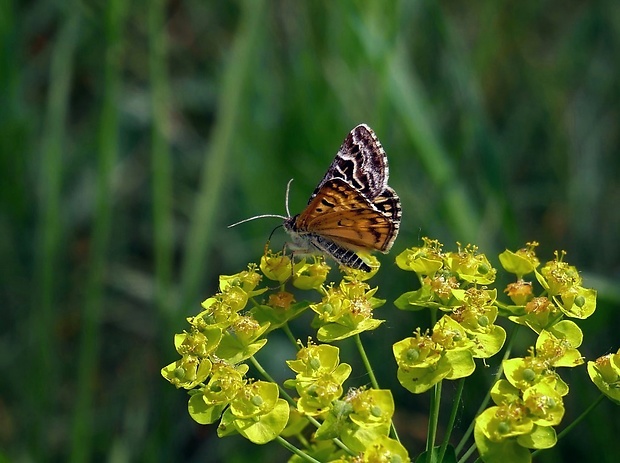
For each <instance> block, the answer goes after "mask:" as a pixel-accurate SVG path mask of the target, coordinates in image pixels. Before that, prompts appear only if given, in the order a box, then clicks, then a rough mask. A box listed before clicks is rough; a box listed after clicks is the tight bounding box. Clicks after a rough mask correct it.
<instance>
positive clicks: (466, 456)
mask: <svg viewBox="0 0 620 463" xmlns="http://www.w3.org/2000/svg"><path fill="white" fill-rule="evenodd" d="M475 450H476V443H475V442H474V443H473V444H471V446H470V447H469V448H468V449H467V451H466V452H465V453H464V454H463V456H462V457H461V458H460V459H459V461H458V463H465V462H466V461H467V460H468V459H469V457H470V456H471V454H472V453H474V451H475ZM476 461H478V460H476Z"/></svg>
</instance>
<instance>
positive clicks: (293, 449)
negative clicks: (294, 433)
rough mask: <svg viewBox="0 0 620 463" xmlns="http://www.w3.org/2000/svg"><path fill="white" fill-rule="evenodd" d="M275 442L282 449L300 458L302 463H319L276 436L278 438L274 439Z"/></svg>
mask: <svg viewBox="0 0 620 463" xmlns="http://www.w3.org/2000/svg"><path fill="white" fill-rule="evenodd" d="M276 440H277V441H278V442H279V443H280V445H282V447H284V448H286V449H288V450H290V451H291V452H293V453H294V454H295V455H297V456H298V457H300V458H301V459H303V460H304V461H309V462H311V463H321V462H320V461H319V460H315V459H314V458H312V457H311V456H310V455H308V454H307V453H305V452H304V451H303V450H300V449H298V448H297V447H295V446H294V445H293V444H291V443H290V442H289V441H287V440H285V439H283V438H282V437H280V436H278V437H276Z"/></svg>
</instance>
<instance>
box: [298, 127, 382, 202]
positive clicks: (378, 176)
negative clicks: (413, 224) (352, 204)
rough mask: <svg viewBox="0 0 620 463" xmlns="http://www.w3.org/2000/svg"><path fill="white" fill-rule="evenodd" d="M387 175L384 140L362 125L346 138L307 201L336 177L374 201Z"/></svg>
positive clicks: (380, 191)
mask: <svg viewBox="0 0 620 463" xmlns="http://www.w3.org/2000/svg"><path fill="white" fill-rule="evenodd" d="M388 177H389V169H388V162H387V156H386V154H385V151H384V150H383V147H382V146H381V142H379V140H378V138H377V136H376V135H375V133H374V132H373V130H372V129H371V128H370V127H368V126H367V125H366V124H360V125H358V126H357V127H355V128H354V129H353V130H351V132H349V134H348V135H347V137H346V138H345V139H344V142H343V143H342V146H341V147H340V149H339V150H338V153H337V154H336V157H335V158H334V160H333V161H332V163H331V165H330V166H329V169H327V172H326V173H325V176H324V177H323V179H322V180H321V181H320V182H319V184H318V186H317V187H316V188H315V190H314V193H312V196H310V200H309V201H308V204H310V203H311V202H312V200H313V199H314V197H315V196H316V195H317V194H318V193H319V191H320V190H321V188H322V187H323V185H324V184H325V182H327V181H329V180H331V179H334V178H339V179H341V180H344V181H345V182H346V183H348V184H349V185H351V187H353V188H354V189H355V190H357V191H359V192H360V193H361V194H362V195H364V196H365V197H366V198H368V199H369V200H371V201H372V200H373V199H374V198H376V197H377V196H379V195H380V194H381V193H382V192H383V191H384V190H385V189H386V187H387V181H388Z"/></svg>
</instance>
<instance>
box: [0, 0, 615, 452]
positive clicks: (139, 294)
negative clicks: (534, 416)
mask: <svg viewBox="0 0 620 463" xmlns="http://www.w3.org/2000/svg"><path fill="white" fill-rule="evenodd" d="M619 56H620V4H619V3H618V1H617V0H594V1H590V2H585V1H582V2H577V1H574V2H572V1H569V2H566V1H562V2H561V1H525V2H515V1H493V2H471V1H468V2H466V1H451V2H440V3H438V2H433V1H428V0H420V1H393V2H379V1H376V2H373V1H351V0H345V1H341V2H332V1H326V0H324V1H314V2H294V1H273V2H267V1H265V0H245V1H237V2H230V1H223V0H218V1H213V0H212V1H196V0H187V1H181V0H172V1H168V2H164V1H162V0H155V1H133V2H127V1H125V0H108V1H105V2H104V1H86V2H81V1H74V0H66V1H52V0H39V1H16V0H2V1H1V2H0V163H1V182H0V259H1V265H0V272H1V277H0V278H1V284H0V300H1V301H2V306H3V308H2V322H1V323H0V366H1V367H2V370H1V371H2V378H1V380H0V449H1V450H0V461H16V462H30V461H37V462H38V461H73V462H85V461H109V462H115V463H116V462H123V461H147V462H150V461H156V462H164V461H166V462H167V461H187V462H194V461H201V462H205V461H207V462H220V461H221V462H241V461H255V462H257V461H265V462H267V461H285V459H286V458H287V456H288V454H287V453H286V452H284V451H282V449H281V448H280V447H279V446H277V445H275V444H273V445H266V446H262V447H256V446H250V445H248V444H247V443H246V442H245V441H244V440H243V439H242V438H240V437H238V436H236V437H229V438H226V439H218V438H217V437H216V435H215V426H199V425H197V424H195V423H194V422H192V420H191V419H190V418H189V415H188V414H187V409H186V400H187V396H186V394H184V392H183V391H180V390H176V389H174V387H172V386H171V385H170V384H168V383H167V382H165V381H164V380H163V379H162V378H161V376H160V373H159V370H160V368H161V367H162V366H164V365H166V364H168V363H170V362H172V361H173V360H175V359H176V358H177V354H176V353H175V351H174V348H173V345H172V336H173V334H174V333H175V332H179V331H180V330H182V329H183V328H185V326H186V325H185V321H184V319H185V317H187V316H190V315H192V314H194V313H196V312H198V310H199V309H200V306H199V303H200V301H202V300H203V299H205V298H206V297H208V296H209V295H210V294H212V293H213V292H214V291H216V286H217V275H218V274H222V273H224V274H230V273H235V272H237V271H239V270H242V269H243V268H244V267H245V266H246V265H247V263H248V262H252V261H258V259H259V258H260V256H261V255H262V252H263V245H264V243H265V241H266V239H267V237H268V235H269V232H270V231H271V230H272V228H273V227H274V226H275V225H277V221H275V220H272V219H264V220H261V221H255V222H251V223H249V224H245V225H243V226H240V227H237V228H234V229H227V228H226V225H227V224H229V223H232V222H235V221H237V220H240V219H242V218H245V217H248V216H251V215H255V214H261V213H280V214H282V213H284V190H285V185H286V182H287V181H288V179H289V178H294V179H295V181H294V182H293V184H292V191H291V210H292V211H293V212H295V211H299V210H301V208H302V207H303V206H304V205H305V202H306V199H307V197H308V196H309V194H310V193H311V192H312V190H313V188H314V186H315V185H316V183H317V182H318V181H319V179H320V178H321V177H322V175H323V173H324V171H325V169H326V168H327V166H328V165H329V163H330V161H331V160H332V158H333V156H334V155H335V153H336V150H337V149H338V147H339V146H340V143H341V142H342V140H343V138H344V136H345V135H346V133H347V132H348V131H349V130H350V129H351V128H352V127H354V126H355V125H356V124H358V123H360V122H366V123H368V124H369V125H370V126H371V127H373V128H374V130H375V132H376V133H377V135H378V136H379V138H380V140H381V141H382V143H383V146H384V147H385V150H386V152H387V154H388V157H389V160H390V167H391V177H390V184H391V185H392V186H393V187H394V189H395V190H396V191H397V192H398V193H399V195H400V196H401V199H402V203H403V222H402V226H401V233H400V236H399V239H398V240H397V242H396V244H395V246H394V249H393V251H392V253H391V254H390V255H389V256H380V257H381V260H382V262H383V269H382V271H381V272H380V274H379V275H378V276H377V278H376V281H375V283H376V284H378V285H379V287H380V292H379V296H382V297H386V298H388V299H391V300H393V299H394V298H395V297H396V296H397V295H398V294H400V292H403V291H405V290H407V289H409V288H411V281H410V280H409V279H408V278H409V276H408V275H405V276H403V273H402V272H399V271H398V270H397V269H396V267H395V265H394V264H393V257H394V256H395V255H396V254H397V253H399V252H400V251H402V250H403V249H404V248H406V247H409V246H414V245H418V244H420V238H421V237H422V236H425V235H428V236H431V237H434V238H438V239H440V240H441V241H442V242H444V243H445V244H446V246H448V247H449V248H451V249H453V248H454V242H455V241H459V242H461V243H469V242H473V243H476V244H478V245H479V246H480V247H481V250H482V251H483V252H485V253H487V254H488V255H489V257H490V258H491V259H492V262H493V263H494V264H495V265H499V264H498V261H497V258H496V255H497V253H498V252H501V251H502V250H503V249H504V248H506V247H509V248H513V249H516V248H518V247H521V246H522V245H523V244H524V243H525V242H526V241H532V240H537V241H539V242H540V243H541V246H540V248H539V256H540V257H541V260H543V261H546V260H548V259H551V258H552V252H553V250H555V249H566V250H567V251H568V256H567V257H566V260H567V261H568V262H570V263H571V264H575V265H577V266H578V268H579V269H580V270H581V271H582V274H583V276H584V278H585V285H586V286H592V287H595V288H597V289H598V290H599V303H598V310H597V312H596V313H595V315H594V316H593V317H592V318H591V319H590V320H588V321H587V322H586V323H585V324H584V331H585V343H584V346H583V347H582V349H581V352H582V353H583V355H584V356H586V357H587V358H588V359H593V358H595V357H598V356H600V355H603V354H606V353H608V352H615V351H616V350H617V349H618V347H620V336H618V328H619V327H620V315H619V311H618V309H619V306H620V287H619V286H618V282H619V280H620V278H619V276H620V239H619V233H618V231H619V230H620V226H619V225H620V214H619V206H618V205H619V204H620V182H619V181H618V178H619V174H620V168H619V167H620V156H619V154H620V137H619V134H620V131H619V123H620V120H619V116H620V114H619V111H620V59H618V57H619ZM282 235H283V233H282V232H278V233H276V235H275V237H274V243H275V244H274V246H276V247H277V246H281V245H282V243H283V242H284V239H285V238H284V237H283V236H282ZM382 310H384V311H383V312H381V313H380V314H378V317H379V318H389V319H390V321H389V322H388V323H387V326H386V328H384V330H383V332H382V333H381V334H376V335H372V334H370V335H368V339H367V342H368V346H370V347H371V348H370V349H369V350H371V351H372V352H373V354H375V358H376V359H378V363H379V365H378V367H379V374H380V376H379V377H380V381H381V382H383V385H384V386H385V387H392V388H393V390H394V391H395V395H396V398H397V400H399V401H400V402H401V408H399V415H398V417H397V421H398V424H399V428H400V435H401V437H403V439H404V440H405V443H406V444H407V446H408V447H409V449H410V452H411V455H412V456H413V455H415V454H416V453H418V452H419V451H421V449H422V442H423V439H424V429H425V428H424V426H425V424H424V419H425V418H424V417H425V415H426V407H427V406H428V405H427V401H428V397H426V396H422V397H412V396H411V395H410V394H408V393H406V391H404V389H402V387H400V386H399V385H398V384H397V383H396V382H395V380H394V378H395V370H396V368H395V365H392V363H393V362H390V361H385V360H384V359H385V358H390V357H391V354H390V355H387V357H386V354H387V352H391V348H390V345H391V343H392V342H394V341H395V340H397V339H399V338H402V337H405V336H407V335H409V334H410V333H411V331H412V330H413V329H414V327H415V326H418V325H419V324H422V325H423V324H424V323H425V322H426V320H425V318H424V315H421V314H418V313H416V314H413V315H412V314H411V313H407V314H401V313H394V312H395V309H394V307H393V306H392V305H391V304H390V302H389V301H388V304H387V305H386V306H385V308H384V309H382ZM306 329H307V328H306ZM301 336H302V337H303V336H307V333H303V332H302V335H301ZM278 342H279V340H278V339H277V338H276V339H275V340H274V341H273V342H272V343H270V345H269V346H268V347H267V348H272V349H274V350H272V352H275V355H274V354H272V355H271V358H272V360H273V365H272V368H273V369H274V370H277V369H278V368H280V369H281V371H275V372H274V374H275V375H276V376H278V377H282V378H285V377H287V376H289V377H290V376H291V373H290V372H288V373H287V372H286V369H285V368H284V367H283V366H282V365H280V363H281V362H280V363H278V362H277V361H278V360H280V359H278V358H275V357H277V355H278V352H282V356H283V357H284V356H285V354H286V355H289V354H290V352H288V351H286V348H282V349H281V350H280V348H279V347H278V346H279V344H278ZM527 342H529V341H524V344H523V345H521V346H519V350H517V351H516V352H515V355H523V354H524V353H525V349H526V348H527V345H528V344H527ZM368 346H367V347H368ZM341 347H342V348H343V349H345V351H346V349H347V348H348V349H350V346H349V347H347V344H346V343H343V346H341ZM288 349H290V347H289V348H288ZM382 359H383V361H381V360H382ZM375 363H377V362H375ZM493 371H494V370H491V369H489V368H487V369H485V368H484V367H483V366H482V365H479V368H478V372H477V373H480V375H479V376H478V378H477V379H476V378H474V379H472V381H481V382H482V383H483V384H482V386H481V388H482V387H484V381H489V380H490V373H491V372H493ZM562 374H563V376H564V377H565V379H566V380H567V381H568V382H569V384H570V386H571V392H572V393H571V394H570V395H569V396H568V398H567V404H566V405H567V414H566V417H565V422H569V421H570V420H571V419H574V418H575V417H576V416H578V415H579V413H581V411H583V410H584V409H585V408H586V407H587V406H588V405H589V404H590V403H591V402H592V401H593V400H594V399H595V398H596V397H597V396H598V391H597V390H596V388H595V387H594V386H593V385H592V384H591V383H590V382H589V380H588V379H587V375H586V373H585V368H583V367H582V368H577V369H574V371H570V372H564V371H563V372H562ZM356 380H358V381H359V382H361V383H364V381H367V379H365V378H356ZM391 381H392V382H391ZM472 384H475V383H473V382H472ZM450 390H453V386H452V385H450V386H448V385H446V386H445V387H444V391H448V395H449V391H450ZM473 396H475V394H470V395H468V396H467V400H466V401H465V404H464V406H463V410H462V417H461V418H460V424H461V427H462V428H464V427H465V426H466V425H467V423H468V422H469V420H470V419H471V417H472V414H473V413H474V412H475V410H476V408H477V406H478V404H479V398H474V397H473ZM445 406H446V408H447V406H449V398H448V399H447V400H446V403H445ZM619 421H620V413H618V409H617V407H616V406H613V405H611V403H610V402H608V401H605V402H604V403H603V405H602V406H599V407H598V408H597V409H596V410H595V412H594V413H593V414H592V415H591V416H589V417H588V418H587V420H586V421H585V422H584V423H582V424H581V425H580V426H579V427H578V428H577V429H575V430H574V431H573V432H572V433H571V434H570V436H569V438H568V439H565V440H563V441H561V442H560V444H559V445H558V447H557V448H555V449H552V450H550V451H548V452H546V453H543V454H542V455H541V456H540V457H539V458H538V461H599V462H612V461H613V462H615V461H617V459H618V455H620V443H619V441H618V439H617V436H618V434H619V433H620V422H619ZM444 422H445V421H444ZM561 428H562V427H560V429H561ZM455 438H458V433H457V435H456V436H455Z"/></svg>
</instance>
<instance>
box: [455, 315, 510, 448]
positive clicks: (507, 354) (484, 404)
mask: <svg viewBox="0 0 620 463" xmlns="http://www.w3.org/2000/svg"><path fill="white" fill-rule="evenodd" d="M517 331H519V325H515V326H514V328H513V330H512V332H511V333H510V338H509V339H508V344H507V345H506V352H504V356H503V357H502V361H501V362H500V364H499V367H498V369H497V374H496V375H495V381H497V380H498V379H499V378H500V377H501V376H502V374H503V373H504V360H506V359H507V358H508V357H510V353H511V352H512V345H513V343H514V340H515V339H516V337H517V336H516V334H517ZM490 400H491V388H489V390H488V391H487V393H486V395H485V397H484V400H483V401H482V403H481V404H480V407H479V408H478V411H477V412H476V416H478V415H480V414H481V413H482V412H483V411H484V410H485V409H486V408H487V405H488V403H489V401H490ZM475 424H476V421H475V419H474V420H472V422H471V423H470V424H469V427H468V428H467V431H465V434H463V437H462V438H461V441H460V442H459V444H458V445H457V446H456V449H455V452H456V454H457V455H458V454H459V453H460V452H461V450H462V449H463V447H464V446H465V444H466V443H467V440H468V439H469V437H470V436H471V433H472V432H473V430H474V426H475ZM474 445H475V444H474Z"/></svg>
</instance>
